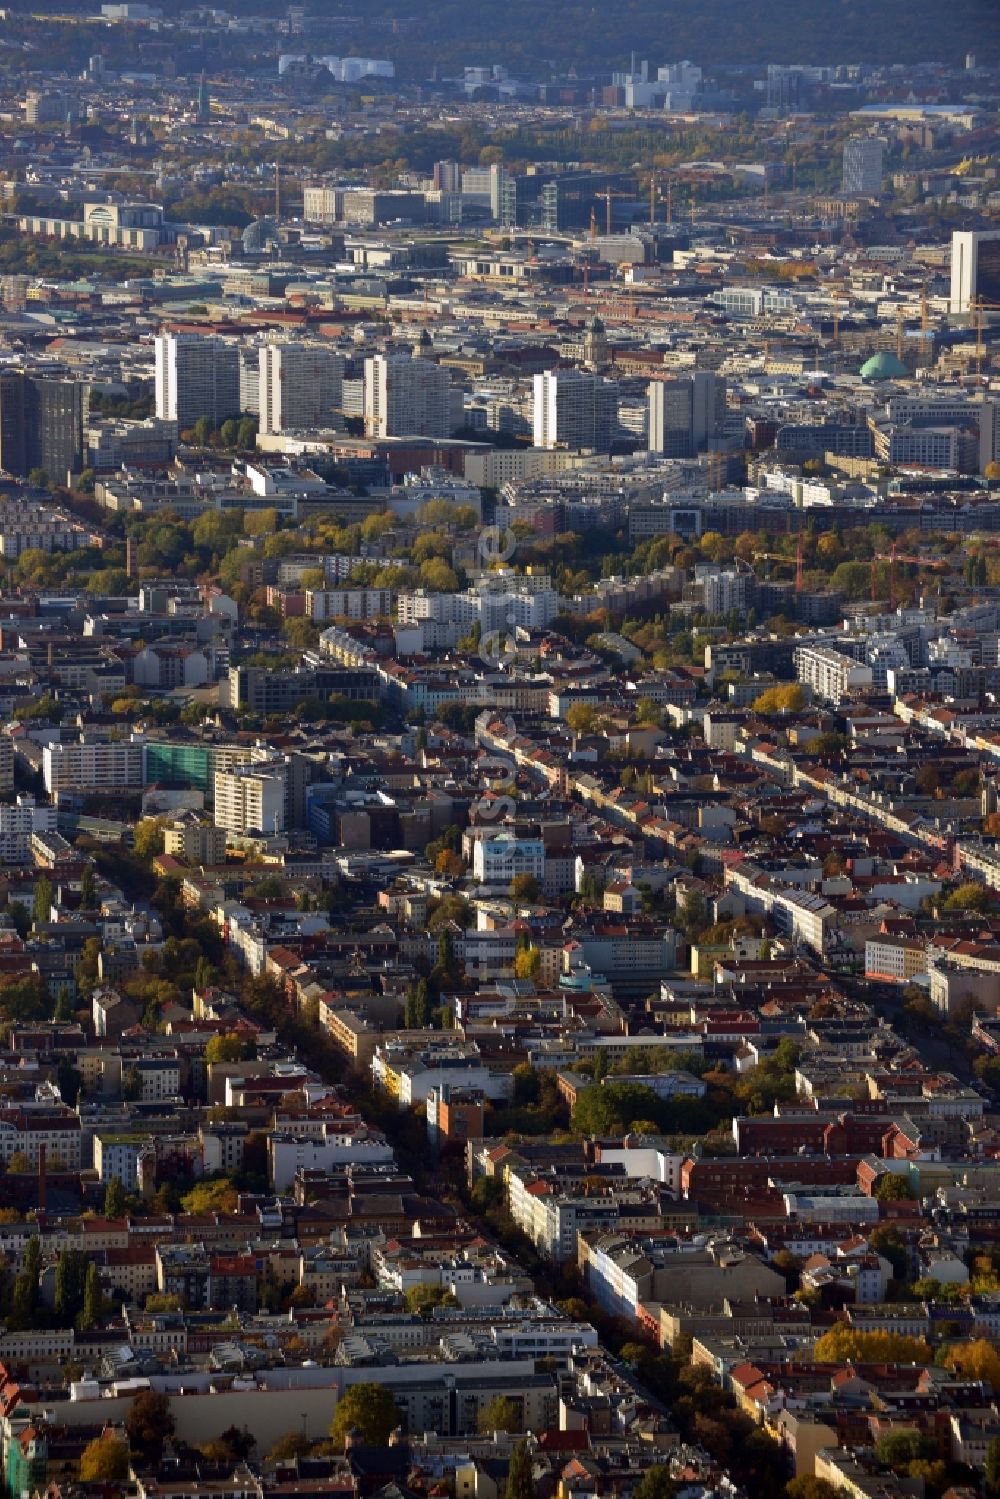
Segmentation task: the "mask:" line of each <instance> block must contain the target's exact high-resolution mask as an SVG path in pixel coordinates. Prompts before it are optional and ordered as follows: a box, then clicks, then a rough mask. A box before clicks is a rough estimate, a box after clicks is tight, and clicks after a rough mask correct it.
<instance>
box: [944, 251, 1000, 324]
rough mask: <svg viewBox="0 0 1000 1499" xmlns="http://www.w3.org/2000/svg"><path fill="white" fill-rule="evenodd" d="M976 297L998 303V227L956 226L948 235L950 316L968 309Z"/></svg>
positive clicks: (966, 311) (999, 267)
mask: <svg viewBox="0 0 1000 1499" xmlns="http://www.w3.org/2000/svg"><path fill="white" fill-rule="evenodd" d="M977 298H981V299H982V300H983V301H984V302H989V303H996V304H998V306H1000V229H986V230H975V229H957V230H956V231H955V233H954V234H953V235H952V237H951V306H950V311H951V314H952V316H953V317H958V316H961V315H962V314H965V313H968V312H971V310H972V304H973V302H975V301H976V300H977Z"/></svg>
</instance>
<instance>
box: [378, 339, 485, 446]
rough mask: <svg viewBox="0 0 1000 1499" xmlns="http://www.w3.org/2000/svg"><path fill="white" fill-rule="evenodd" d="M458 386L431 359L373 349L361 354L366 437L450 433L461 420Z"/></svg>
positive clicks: (430, 435) (445, 371) (440, 434)
mask: <svg viewBox="0 0 1000 1499" xmlns="http://www.w3.org/2000/svg"><path fill="white" fill-rule="evenodd" d="M460 401H461V392H460V391H458V390H457V389H455V388H454V387H453V386H452V383H451V376H450V375H449V374H448V371H447V370H444V369H442V368H441V366H440V365H437V364H435V363H434V361H433V359H420V358H416V359H414V358H411V357H410V356H409V355H407V354H376V355H374V356H373V357H372V358H370V359H366V360H365V434H366V436H368V437H450V436H451V434H452V432H453V431H454V430H455V428H456V427H457V426H459V425H460V423H461V412H460V406H459V403H460Z"/></svg>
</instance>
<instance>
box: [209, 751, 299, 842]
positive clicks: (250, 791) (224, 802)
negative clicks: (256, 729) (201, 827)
mask: <svg viewBox="0 0 1000 1499" xmlns="http://www.w3.org/2000/svg"><path fill="white" fill-rule="evenodd" d="M215 826H216V827H217V828H225V830H226V832H227V833H234V834H236V835H237V836H241V835H243V834H245V833H250V832H256V833H264V834H268V833H280V832H282V831H283V830H284V827H285V770H284V765H283V764H282V763H280V762H278V761H274V762H266V763H264V764H251V765H234V766H232V767H231V768H230V769H229V770H217V771H216V772H215Z"/></svg>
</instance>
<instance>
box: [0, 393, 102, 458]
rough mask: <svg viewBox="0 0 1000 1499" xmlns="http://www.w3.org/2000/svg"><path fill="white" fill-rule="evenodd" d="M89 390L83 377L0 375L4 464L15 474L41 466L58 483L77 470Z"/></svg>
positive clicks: (0, 446)
mask: <svg viewBox="0 0 1000 1499" xmlns="http://www.w3.org/2000/svg"><path fill="white" fill-rule="evenodd" d="M85 393H86V386H85V385H84V384H83V383H82V382H81V381H79V380H58V379H48V378H42V377H36V376H34V375H26V374H20V373H8V374H4V375H2V376H0V468H2V469H3V470H4V471H5V472H6V473H8V474H12V475H14V477H16V478H24V477H25V476H26V475H27V474H30V472H31V470H32V469H34V468H43V469H44V470H45V472H46V473H47V474H48V475H49V477H50V478H52V479H55V480H56V481H57V482H58V483H60V484H64V483H65V482H66V478H67V476H68V475H69V474H70V473H73V472H79V470H80V469H81V468H82V466H83V418H84V398H85Z"/></svg>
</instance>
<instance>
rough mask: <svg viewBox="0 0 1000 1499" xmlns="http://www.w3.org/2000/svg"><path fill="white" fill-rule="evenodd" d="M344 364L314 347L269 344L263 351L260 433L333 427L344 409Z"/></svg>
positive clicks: (329, 351) (335, 357)
mask: <svg viewBox="0 0 1000 1499" xmlns="http://www.w3.org/2000/svg"><path fill="white" fill-rule="evenodd" d="M343 384H344V360H343V358H342V356H341V355H339V354H337V353H335V352H334V351H333V349H325V348H323V347H322V345H320V344H310V343H268V344H264V346H263V347H262V348H261V350H260V430H261V432H263V433H271V432H288V431H294V430H299V431H301V430H303V429H305V428H307V427H324V426H329V425H330V421H331V417H332V414H333V412H334V411H337V410H339V409H340V406H341V400H342V393H343Z"/></svg>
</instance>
